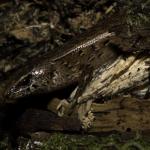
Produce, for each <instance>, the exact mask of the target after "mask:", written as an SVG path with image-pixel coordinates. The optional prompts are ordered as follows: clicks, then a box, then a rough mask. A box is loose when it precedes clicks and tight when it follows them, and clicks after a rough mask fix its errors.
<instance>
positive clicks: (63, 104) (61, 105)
mask: <svg viewBox="0 0 150 150" xmlns="http://www.w3.org/2000/svg"><path fill="white" fill-rule="evenodd" d="M69 104H70V103H69V102H68V101H67V100H65V99H63V100H61V102H60V103H59V104H58V106H57V108H56V109H57V111H58V116H59V117H62V116H64V115H65V112H67V110H68V107H69Z"/></svg>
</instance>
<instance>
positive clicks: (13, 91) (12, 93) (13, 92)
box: [5, 86, 29, 99]
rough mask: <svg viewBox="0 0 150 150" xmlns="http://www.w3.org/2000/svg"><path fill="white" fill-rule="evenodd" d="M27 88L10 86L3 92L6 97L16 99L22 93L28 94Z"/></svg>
mask: <svg viewBox="0 0 150 150" xmlns="http://www.w3.org/2000/svg"><path fill="white" fill-rule="evenodd" d="M28 93H29V90H28V88H27V87H23V86H22V87H20V88H16V87H15V86H12V87H11V88H10V89H8V90H7V92H6V93H5V96H6V98H7V99H18V98H20V97H22V96H23V95H28Z"/></svg>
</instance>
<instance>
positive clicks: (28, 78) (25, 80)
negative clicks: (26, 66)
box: [18, 74, 32, 86]
mask: <svg viewBox="0 0 150 150" xmlns="http://www.w3.org/2000/svg"><path fill="white" fill-rule="evenodd" d="M31 78H32V75H31V74H29V75H27V76H26V77H24V78H23V79H22V80H20V81H19V83H18V86H25V85H28V84H30V81H31Z"/></svg>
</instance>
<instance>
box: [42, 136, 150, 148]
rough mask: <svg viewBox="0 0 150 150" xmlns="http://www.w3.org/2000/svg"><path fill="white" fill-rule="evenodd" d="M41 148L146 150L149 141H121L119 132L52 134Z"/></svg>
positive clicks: (135, 139) (134, 139)
mask: <svg viewBox="0 0 150 150" xmlns="http://www.w3.org/2000/svg"><path fill="white" fill-rule="evenodd" d="M41 149H42V150H78V149H82V150H84V149H86V150H148V149H150V143H149V141H145V140H144V139H142V138H141V137H140V138H138V139H137V138H136V137H135V138H133V139H128V140H126V141H123V140H122V139H121V137H120V135H119V134H111V135H109V136H103V137H102V136H101V137H98V136H93V135H84V136H81V135H67V134H60V133H57V134H54V135H52V136H51V137H50V138H49V139H48V141H45V142H44V144H43V146H42V147H41Z"/></svg>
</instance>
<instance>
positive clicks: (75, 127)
mask: <svg viewBox="0 0 150 150" xmlns="http://www.w3.org/2000/svg"><path fill="white" fill-rule="evenodd" d="M57 103H59V100H58V99H53V100H52V101H51V103H50V104H49V107H48V108H49V110H51V111H53V112H51V111H43V110H38V109H29V110H27V111H26V112H25V113H24V114H23V116H22V117H21V118H20V119H19V120H18V122H17V128H19V130H20V131H24V132H25V131H27V132H29V131H30V132H33V131H34V132H35V131H48V132H51V131H68V132H69V131H71V132H72V131H74V132H81V131H82V130H81V124H80V121H79V120H78V119H77V116H76V115H72V116H64V117H58V116H57V115H56V114H55V113H56V112H57V111H56V109H55V108H56V106H57ZM92 112H93V113H94V116H95V119H94V122H93V123H92V126H91V128H90V129H88V130H86V131H85V132H87V133H101V132H106V133H107V132H108V133H109V132H113V131H116V132H122V133H124V132H138V131H142V132H146V131H150V116H149V112H150V100H139V99H136V98H129V97H124V98H123V97H119V98H116V99H113V100H110V101H107V102H105V103H103V104H97V103H93V104H92Z"/></svg>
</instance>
